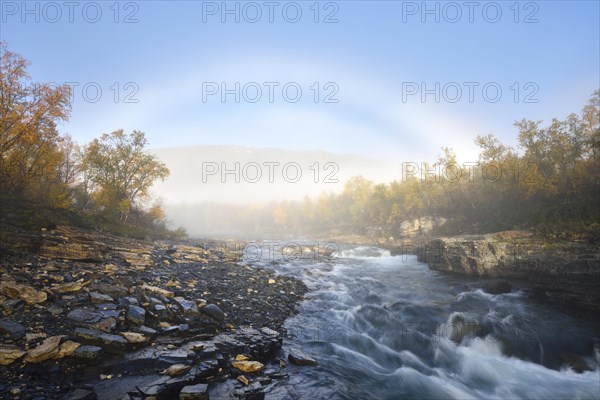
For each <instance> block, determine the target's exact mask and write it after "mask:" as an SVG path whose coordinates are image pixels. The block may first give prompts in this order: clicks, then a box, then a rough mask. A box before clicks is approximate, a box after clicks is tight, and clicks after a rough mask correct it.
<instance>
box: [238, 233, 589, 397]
mask: <svg viewBox="0 0 600 400" xmlns="http://www.w3.org/2000/svg"><path fill="white" fill-rule="evenodd" d="M246 262H247V263H248V264H252V265H254V266H257V267H262V268H268V269H273V270H275V271H276V272H277V273H278V274H282V275H287V276H294V277H297V278H299V279H302V280H303V281H304V282H305V283H306V285H307V286H308V287H309V288H310V289H311V291H310V292H309V293H307V295H306V298H305V300H304V301H303V302H302V303H301V304H300V305H299V313H298V314H296V315H294V316H293V317H291V318H290V319H288V321H287V322H286V329H287V338H286V340H285V342H284V350H286V349H291V348H297V349H301V350H302V351H303V352H305V353H307V354H309V355H311V356H313V357H314V358H315V359H317V360H318V363H319V364H318V365H317V366H294V365H288V367H287V368H288V371H289V374H290V378H289V379H288V380H283V381H281V383H277V384H275V385H274V386H273V387H272V388H271V389H270V391H269V392H268V393H267V397H266V398H267V399H269V398H272V399H329V400H334V399H390V400H392V399H393V400H397V399H461V400H462V399H503V400H505V399H561V400H562V399H600V369H599V367H598V363H599V361H600V347H599V343H600V326H599V323H598V321H596V320H594V318H593V317H591V316H589V315H586V314H582V313H574V312H570V311H568V310H565V309H562V308H560V307H557V306H553V305H548V304H542V303H539V302H537V301H535V300H533V299H530V298H529V297H528V296H527V294H526V292H525V291H523V290H521V288H522V287H523V284H519V283H518V282H511V284H512V286H513V290H512V291H511V292H510V293H505V294H499V295H493V294H489V293H487V292H486V291H485V290H484V289H485V287H486V285H487V284H489V283H490V280H489V279H482V278H474V277H464V276H457V275H451V274H446V273H441V272H437V271H431V270H429V269H428V267H427V265H426V264H423V263H420V262H418V261H417V259H416V257H415V256H412V255H399V256H391V255H390V253H389V252H388V251H387V250H383V249H380V248H377V247H369V246H350V245H347V246H343V245H342V246H339V247H338V250H337V251H336V252H335V253H334V254H333V256H332V257H317V258H314V257H292V258H290V257H274V258H272V259H260V260H246ZM576 370H578V371H579V372H578V371H576ZM582 370H583V372H580V371H582Z"/></svg>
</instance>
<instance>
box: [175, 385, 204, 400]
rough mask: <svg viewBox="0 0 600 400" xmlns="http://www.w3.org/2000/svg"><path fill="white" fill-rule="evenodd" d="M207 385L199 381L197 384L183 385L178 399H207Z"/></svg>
mask: <svg viewBox="0 0 600 400" xmlns="http://www.w3.org/2000/svg"><path fill="white" fill-rule="evenodd" d="M208 399H209V397H208V385H206V384H203V383H200V384H198V385H191V386H185V387H184V388H183V389H181V392H180V393H179V400H208Z"/></svg>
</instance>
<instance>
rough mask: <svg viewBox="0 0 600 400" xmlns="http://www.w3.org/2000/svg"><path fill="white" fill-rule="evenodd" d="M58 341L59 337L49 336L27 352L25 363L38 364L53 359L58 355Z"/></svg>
mask: <svg viewBox="0 0 600 400" xmlns="http://www.w3.org/2000/svg"><path fill="white" fill-rule="evenodd" d="M60 340H61V336H51V337H49V338H47V339H46V340H44V341H43V342H42V344H40V345H39V346H38V347H36V348H35V349H31V350H29V351H28V352H27V355H26V356H25V361H26V362H30V363H40V362H42V361H46V360H49V359H51V358H54V357H55V356H57V355H58V346H59V345H60Z"/></svg>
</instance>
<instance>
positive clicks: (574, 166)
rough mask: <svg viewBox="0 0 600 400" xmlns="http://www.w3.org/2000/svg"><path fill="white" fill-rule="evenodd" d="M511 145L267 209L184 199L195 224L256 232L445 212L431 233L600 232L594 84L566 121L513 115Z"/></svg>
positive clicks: (366, 225)
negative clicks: (470, 159) (471, 159)
mask: <svg viewBox="0 0 600 400" xmlns="http://www.w3.org/2000/svg"><path fill="white" fill-rule="evenodd" d="M514 126H515V127H516V130H517V138H518V147H517V148H513V147H510V146H508V145H506V144H504V143H502V142H501V141H500V140H499V139H498V138H497V137H495V136H494V135H493V134H488V135H479V136H477V137H476V138H475V143H476V144H477V146H478V147H479V156H478V160H477V162H473V163H459V162H457V159H456V155H455V154H454V152H453V151H452V149H451V148H448V147H444V148H442V154H441V155H440V156H439V157H438V159H437V160H435V161H434V162H432V163H424V164H420V165H419V164H415V163H405V164H403V167H402V174H401V176H399V178H398V180H396V181H393V182H390V183H387V184H376V183H374V182H372V181H370V180H368V179H365V178H364V177H361V176H357V177H354V178H352V179H350V180H349V181H348V182H346V184H345V186H344V189H343V191H342V192H341V193H321V194H320V195H319V196H318V197H317V198H309V197H305V198H304V199H303V200H301V201H283V202H274V203H271V204H269V205H262V206H261V205H255V206H233V205H230V206H223V205H218V204H204V205H203V206H202V207H198V206H197V205H183V206H182V207H184V208H186V207H187V210H184V212H185V213H186V215H191V217H190V218H192V219H193V220H194V222H195V223H196V224H198V225H199V226H204V227H207V228H209V230H210V229H211V228H213V231H215V232H235V231H240V232H246V233H247V234H250V235H261V234H264V233H265V232H267V233H268V234H270V235H273V236H276V235H280V234H285V233H287V234H290V235H298V234H300V235H302V234H327V233H330V234H331V233H342V234H343V233H357V234H371V235H376V236H377V235H380V236H384V237H389V236H394V237H399V236H400V235H399V232H400V231H401V226H402V223H403V222H404V221H407V220H414V219H417V218H421V217H433V218H444V219H446V220H447V222H446V223H445V224H444V225H443V226H442V228H441V229H440V230H439V232H438V234H457V233H484V232H493V231H500V230H509V229H529V230H535V231H537V232H538V233H540V234H543V235H546V236H552V237H558V236H560V237H568V238H577V237H587V238H590V237H593V238H596V239H598V238H600V195H599V194H600V158H599V156H600V90H598V91H596V92H595V93H594V94H593V95H592V97H591V99H590V100H589V102H588V104H587V105H586V106H585V107H584V108H583V110H582V111H581V113H580V114H579V115H578V114H571V115H569V116H568V117H567V118H566V119H564V120H559V119H553V120H552V121H551V122H550V123H549V124H548V125H546V126H544V125H543V122H542V121H531V120H527V119H523V120H520V121H516V122H515V123H514Z"/></svg>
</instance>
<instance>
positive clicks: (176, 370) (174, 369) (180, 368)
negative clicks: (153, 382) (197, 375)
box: [161, 364, 192, 376]
mask: <svg viewBox="0 0 600 400" xmlns="http://www.w3.org/2000/svg"><path fill="white" fill-rule="evenodd" d="M191 368H192V367H191V366H190V365H185V364H175V365H171V366H170V367H169V368H167V369H165V370H164V371H162V372H161V373H162V374H164V375H169V376H181V375H183V374H185V373H186V372H188V371H189V370H190V369H191Z"/></svg>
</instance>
